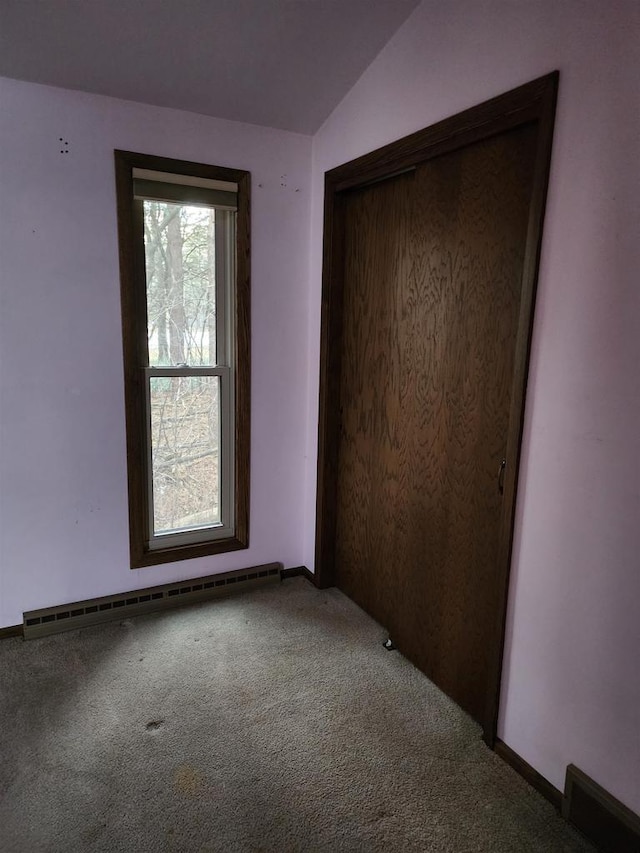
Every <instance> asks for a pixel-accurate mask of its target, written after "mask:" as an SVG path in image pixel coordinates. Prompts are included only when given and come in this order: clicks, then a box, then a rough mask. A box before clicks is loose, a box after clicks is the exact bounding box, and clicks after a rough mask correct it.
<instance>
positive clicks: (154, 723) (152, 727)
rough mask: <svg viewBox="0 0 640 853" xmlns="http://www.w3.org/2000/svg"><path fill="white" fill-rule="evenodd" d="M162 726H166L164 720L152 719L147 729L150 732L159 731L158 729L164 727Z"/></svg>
mask: <svg viewBox="0 0 640 853" xmlns="http://www.w3.org/2000/svg"><path fill="white" fill-rule="evenodd" d="M162 726H164V720H150V721H149V722H148V723H147V725H146V726H145V729H146V730H147V731H148V732H157V731H158V729H160V728H162Z"/></svg>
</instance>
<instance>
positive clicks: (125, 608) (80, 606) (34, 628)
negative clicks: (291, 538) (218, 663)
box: [23, 563, 283, 640]
mask: <svg viewBox="0 0 640 853" xmlns="http://www.w3.org/2000/svg"><path fill="white" fill-rule="evenodd" d="M282 568H283V566H282V563H266V564H265V565H262V566H254V567H253V568H250V569H240V570H238V571H235V572H225V573H224V574H219V575H209V576H207V577H203V578H193V579H191V580H188V581H180V582H176V583H167V584H163V585H162V586H152V587H148V588H147V589H137V590H135V592H123V593H119V594H116V595H105V596H103V597H102V598H92V599H88V600H87V601H77V602H75V603H74V604H61V605H58V606H57V607H45V608H43V609H42V610H30V611H29V612H27V613H24V614H23V635H24V638H25V640H32V639H35V638H36V637H45V636H47V635H48V634H58V633H60V632H61V631H72V630H74V629H75V628H86V627H87V626H89V625H97V624H98V623H100V622H110V621H112V620H113V619H122V618H129V617H130V616H139V615H142V614H144V613H152V612H153V611H156V610H164V609H165V608H168V607H182V606H183V605H185V604H194V603H196V602H200V601H207V600H209V599H211V598H218V597H220V596H223V595H229V594H230V593H232V592H240V590H246V589H254V588H256V587H258V586H264V585H265V584H272V583H279V582H280V572H281V571H282Z"/></svg>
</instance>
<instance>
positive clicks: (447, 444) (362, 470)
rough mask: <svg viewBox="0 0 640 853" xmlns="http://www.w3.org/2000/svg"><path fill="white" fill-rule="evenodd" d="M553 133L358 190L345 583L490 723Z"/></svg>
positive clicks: (349, 215) (346, 334)
mask: <svg viewBox="0 0 640 853" xmlns="http://www.w3.org/2000/svg"><path fill="white" fill-rule="evenodd" d="M537 132H538V130H537V125H536V124H534V123H529V124H523V125H521V126H519V127H518V128H516V129H513V130H509V131H505V132H502V133H499V134H497V135H495V136H492V137H490V138H487V139H483V140H480V141H478V142H474V143H473V144H469V145H466V146H463V147H461V148H458V149H457V150H455V151H452V152H450V153H447V154H443V155H440V156H438V157H434V158H432V159H430V160H428V161H426V162H424V163H421V164H418V165H417V167H416V169H415V170H414V171H412V172H409V173H407V174H404V175H400V176H398V177H396V178H390V179H389V180H386V181H381V182H379V183H375V184H372V185H371V186H367V187H364V188H362V189H354V190H350V191H348V192H345V193H344V200H343V210H342V216H343V229H344V230H343V235H344V236H343V239H344V250H343V258H344V268H343V271H342V275H343V303H342V335H341V371H340V388H339V405H340V437H339V446H338V456H337V459H338V465H337V474H336V505H335V507H336V508H335V513H336V530H335V572H336V574H335V577H336V582H337V585H338V586H339V587H340V588H341V589H343V590H344V591H345V592H346V593H347V594H348V595H349V596H351V597H352V598H353V599H354V600H355V601H356V602H357V603H359V604H360V605H361V606H362V607H363V608H364V609H365V610H367V611H368V612H369V613H371V614H372V615H373V616H374V618H376V619H377V620H378V621H380V622H381V623H382V624H383V625H385V626H386V627H387V628H388V629H389V632H390V634H391V636H392V638H393V639H394V642H395V644H396V645H397V646H398V648H399V649H400V651H402V652H403V653H404V654H405V655H407V657H409V658H410V659H411V660H412V661H413V662H414V663H416V665H417V666H419V667H420V668H421V669H422V670H423V671H424V672H425V673H426V674H427V675H428V676H429V677H430V678H431V679H432V680H433V681H434V682H435V683H436V684H438V685H439V686H440V687H441V688H442V689H443V690H444V691H445V692H446V693H448V694H449V695H450V696H451V697H452V698H453V699H454V700H455V701H456V702H458V703H459V704H460V705H461V706H462V707H463V708H464V709H465V710H467V711H468V712H469V713H470V714H471V715H472V716H473V717H475V718H476V719H477V720H479V721H482V720H483V714H484V709H485V705H486V695H487V689H488V684H487V679H488V671H489V659H490V652H491V649H492V644H493V636H494V632H495V621H496V608H497V607H498V603H499V597H500V573H499V571H498V569H497V562H498V543H499V534H500V524H501V495H500V493H499V490H498V472H499V468H500V463H501V460H502V459H503V458H504V457H505V455H506V452H507V450H506V448H507V436H508V431H509V415H510V404H511V395H512V385H513V380H514V373H513V368H514V353H515V347H516V339H517V335H518V322H519V309H520V293H521V284H522V273H523V264H524V257H525V248H526V241H527V228H528V223H529V213H530V200H531V192H532V181H533V175H534V167H535V162H536V136H537Z"/></svg>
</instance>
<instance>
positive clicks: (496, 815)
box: [0, 578, 592, 853]
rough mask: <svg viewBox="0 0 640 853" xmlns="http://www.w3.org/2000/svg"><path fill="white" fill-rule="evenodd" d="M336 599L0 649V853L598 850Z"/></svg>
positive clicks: (301, 587) (295, 598)
mask: <svg viewBox="0 0 640 853" xmlns="http://www.w3.org/2000/svg"><path fill="white" fill-rule="evenodd" d="M384 637H385V634H384V631H383V629H382V628H381V627H380V626H379V625H377V624H376V623H375V622H373V621H372V620H371V619H370V618H369V617H368V616H366V615H365V614H364V613H363V612H362V611H361V610H359V608H358V607H356V606H355V605H354V604H353V603H352V602H350V601H349V600H348V599H347V598H345V597H344V596H343V595H341V594H340V593H339V592H338V591H336V590H329V591H324V592H320V591H317V590H316V589H314V588H313V587H312V586H311V584H309V583H308V582H307V581H306V580H304V579H302V578H294V579H291V580H287V581H285V582H284V583H282V584H281V585H280V586H276V587H272V588H268V589H263V590H257V591H255V592H252V593H246V594H244V595H240V596H238V597H236V598H228V599H223V600H219V601H215V602H212V603H211V604H206V605H198V606H195V607H191V608H185V609H182V610H176V611H172V612H165V613H163V614H159V615H153V616H148V617H138V618H136V619H133V620H126V621H124V622H121V623H118V622H114V623H111V624H108V625H103V626H99V627H96V628H91V629H84V630H81V631H74V632H70V633H67V634H61V635H58V636H55V637H51V638H48V639H43V640H34V641H30V642H23V641H21V640H17V639H15V640H6V641H3V642H1V643H0V755H1V759H2V760H1V764H0V850H1V851H2V853H39V851H46V853H54V851H55V853H57V852H58V851H60V853H80V851H105V853H106V852H107V851H109V853H114V851H123V853H124V851H126V853H143V851H154V853H162V852H163V851H185V853H186V851H190V853H191V851H193V852H194V853H196V852H197V853H199V851H203V853H204V851H211V853H213V851H215V853H245V851H246V853H250V852H251V853H258V851H263V853H267V851H268V853H313V851H327V853H328V851H340V852H341V853H342V852H343V851H344V853H356V851H362V853H370V851H371V853H375V851H384V853H396V851H398V853H411V851H416V853H418V851H419V853H427V851H434V853H435V851H437V853H448V851H452V853H454V851H455V853H463V851H469V853H502V852H503V851H512V853H527V851H531V853H547V851H548V853H552V851H553V853H559V851H567V853H569V851H572V853H574V852H575V853H578V851H585V853H586V851H591V850H592V848H591V847H590V846H589V845H588V844H586V842H585V841H583V840H582V839H581V838H580V837H579V836H578V835H577V834H576V833H574V832H573V831H572V830H571V829H570V828H569V827H568V826H567V825H566V824H565V823H563V821H562V820H561V819H560V818H559V817H558V816H557V815H556V813H555V812H554V810H553V809H552V808H551V806H549V805H548V804H547V803H546V801H544V800H543V799H542V798H541V797H540V796H539V795H538V794H536V793H535V792H534V791H533V790H531V789H530V788H529V787H528V786H527V785H526V784H525V783H524V781H523V780H522V779H521V778H520V777H519V776H518V775H517V774H516V773H514V772H513V771H512V770H511V769H510V768H509V767H507V766H506V765H505V764H504V763H503V762H502V761H501V760H500V759H498V758H497V757H496V756H495V755H493V754H492V753H490V752H489V751H488V750H487V749H486V747H485V746H484V745H483V743H482V741H481V740H480V731H479V729H478V727H477V726H476V724H475V723H473V722H472V721H471V720H470V719H469V718H468V717H466V716H465V714H463V713H462V712H461V711H460V710H459V709H458V708H457V707H456V706H455V705H453V703H451V702H450V701H449V700H448V699H447V698H446V697H445V696H443V695H442V694H441V693H440V692H439V691H438V690H437V689H436V688H435V687H434V686H433V685H432V684H431V683H430V682H429V681H428V680H427V679H426V678H424V676H422V675H421V674H420V673H419V672H418V671H417V670H416V669H414V667H413V666H411V664H409V663H408V662H407V661H406V660H404V659H403V658H402V657H401V656H400V655H399V654H398V653H397V652H387V651H385V650H384V649H383V647H382V641H383V639H384Z"/></svg>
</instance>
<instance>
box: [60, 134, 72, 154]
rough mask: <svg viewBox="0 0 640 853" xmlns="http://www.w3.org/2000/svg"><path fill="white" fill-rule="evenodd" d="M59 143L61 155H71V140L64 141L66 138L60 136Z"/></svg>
mask: <svg viewBox="0 0 640 853" xmlns="http://www.w3.org/2000/svg"><path fill="white" fill-rule="evenodd" d="M58 143H59V145H60V153H61V154H68V153H69V140H67V139H64V137H62V136H59V137H58Z"/></svg>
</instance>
